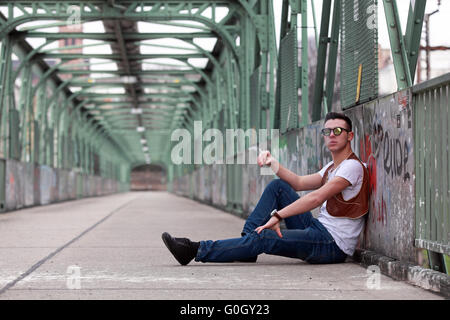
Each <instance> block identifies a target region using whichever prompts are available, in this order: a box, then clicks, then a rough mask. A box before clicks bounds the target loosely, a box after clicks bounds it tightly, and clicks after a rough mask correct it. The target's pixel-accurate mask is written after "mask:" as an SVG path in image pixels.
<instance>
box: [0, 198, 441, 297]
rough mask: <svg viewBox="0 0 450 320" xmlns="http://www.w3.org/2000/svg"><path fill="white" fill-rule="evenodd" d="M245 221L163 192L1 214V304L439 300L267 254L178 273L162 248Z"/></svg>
mask: <svg viewBox="0 0 450 320" xmlns="http://www.w3.org/2000/svg"><path fill="white" fill-rule="evenodd" d="M243 222H244V221H243V220H242V219H240V218H238V217H235V216H233V215H231V214H228V213H225V212H222V211H220V210H217V209H215V208H212V207H209V206H206V205H202V204H199V203H198V202H195V201H192V200H189V199H186V198H182V197H177V196H175V195H172V194H169V193H163V192H155V193H150V192H149V193H144V192H141V193H132V192H130V193H125V194H117V195H111V196H106V197H98V198H88V199H83V200H78V201H69V202H64V203H58V204H53V205H48V206H41V207H34V208H28V209H24V210H19V211H14V212H9V213H5V214H0V299H194V300H195V299H208V300H209V299H283V300H284V299H420V300H424V299H442V298H441V297H440V296H438V295H435V294H433V293H431V292H429V291H426V290H424V289H421V288H418V287H414V286H412V285H409V284H407V283H404V282H399V281H394V280H392V279H391V278H389V277H386V276H384V275H379V276H380V278H379V282H377V279H376V278H373V277H371V278H370V279H369V275H368V273H367V270H366V269H365V268H363V267H361V266H359V265H358V264H356V263H352V262H348V263H344V264H337V265H309V264H306V263H304V262H303V261H300V260H296V259H289V258H283V257H277V256H269V255H261V256H260V257H259V259H258V262H257V263H226V264H212V263H210V264H204V263H198V262H191V264H189V265H188V266H180V265H179V264H178V263H177V262H176V261H175V259H174V258H173V257H172V256H171V255H170V253H169V252H168V250H167V249H166V248H165V246H164V244H163V243H162V241H161V233H162V232H164V231H168V232H169V233H171V234H172V235H174V236H188V237H190V238H191V239H193V240H202V239H220V238H228V237H237V236H239V234H240V232H241V228H242V225H243ZM370 280H374V281H370ZM377 283H379V286H377ZM377 287H378V289H377Z"/></svg>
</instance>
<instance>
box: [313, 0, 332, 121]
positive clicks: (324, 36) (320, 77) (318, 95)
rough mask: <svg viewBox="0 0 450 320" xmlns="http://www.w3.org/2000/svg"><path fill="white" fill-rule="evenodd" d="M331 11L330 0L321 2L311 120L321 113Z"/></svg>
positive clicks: (318, 118)
mask: <svg viewBox="0 0 450 320" xmlns="http://www.w3.org/2000/svg"><path fill="white" fill-rule="evenodd" d="M330 13H331V0H324V1H323V4H322V19H321V22H320V34H319V48H318V51H317V67H316V79H315V82H314V96H313V109H312V117H311V121H312V122H315V121H318V120H320V118H321V114H322V101H323V96H324V90H323V82H324V78H325V64H326V58H327V47H328V42H329V40H330V39H329V37H328V29H329V22H330Z"/></svg>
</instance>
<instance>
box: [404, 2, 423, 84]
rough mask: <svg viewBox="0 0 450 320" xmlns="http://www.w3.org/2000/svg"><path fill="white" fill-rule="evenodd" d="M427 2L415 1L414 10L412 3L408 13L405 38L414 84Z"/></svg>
mask: <svg viewBox="0 0 450 320" xmlns="http://www.w3.org/2000/svg"><path fill="white" fill-rule="evenodd" d="M426 4H427V1H426V0H424V1H414V8H413V7H412V5H411V3H410V6H409V12H408V22H407V24H406V32H405V36H404V41H405V46H406V53H407V57H408V60H409V61H408V62H409V73H410V75H411V82H412V83H414V76H415V74H416V66H417V59H418V57H419V47H420V39H421V37H422V25H423V17H424V13H425V6H426Z"/></svg>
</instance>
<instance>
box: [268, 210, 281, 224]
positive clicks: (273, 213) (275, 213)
mask: <svg viewBox="0 0 450 320" xmlns="http://www.w3.org/2000/svg"><path fill="white" fill-rule="evenodd" d="M274 216H275V217H276V218H277V219H278V220H279V221H281V220H283V218H282V217H280V215H279V214H278V210H277V209H273V211H272V212H271V213H270V217H274Z"/></svg>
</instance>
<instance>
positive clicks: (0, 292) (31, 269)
mask: <svg viewBox="0 0 450 320" xmlns="http://www.w3.org/2000/svg"><path fill="white" fill-rule="evenodd" d="M136 199H138V198H133V199H131V200H130V201H127V202H126V203H124V204H122V205H121V206H119V207H118V208H116V209H114V210H113V211H112V212H110V213H109V214H108V215H106V216H105V217H103V218H102V219H100V220H99V221H97V222H96V223H94V224H93V225H92V226H90V227H89V228H87V229H86V230H84V231H83V232H82V233H80V234H79V235H78V236H76V237H75V238H73V239H72V240H70V241H69V242H67V243H66V244H64V245H62V246H61V247H59V248H58V249H56V250H55V251H53V252H52V253H50V254H49V255H47V256H46V257H45V258H42V259H41V260H39V261H38V262H36V263H35V264H34V265H33V266H31V268H29V269H28V270H27V271H25V272H24V273H22V274H21V275H20V276H19V277H17V278H16V279H14V280H13V281H11V282H9V283H7V284H6V285H5V286H4V287H3V288H1V289H0V296H1V295H2V294H3V293H5V292H6V291H7V290H8V289H10V288H12V287H13V286H15V285H16V283H18V282H19V281H21V280H23V279H25V278H26V277H28V276H29V275H30V274H31V273H33V272H34V271H35V270H36V269H38V268H39V267H40V266H41V265H43V264H44V263H45V262H47V261H48V260H50V259H51V258H53V257H54V256H55V255H57V254H58V253H59V252H61V251H62V250H64V249H65V248H67V247H68V246H70V245H71V244H73V243H74V242H76V241H77V240H79V239H80V238H82V237H83V236H84V235H85V234H87V233H88V232H89V231H91V230H93V229H94V228H96V227H97V226H98V225H100V224H101V223H103V222H105V221H106V220H107V219H108V218H110V217H111V216H112V215H113V214H115V213H116V212H118V211H120V210H122V209H123V208H125V207H126V206H128V205H129V204H130V203H132V202H133V201H135V200H136Z"/></svg>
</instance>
